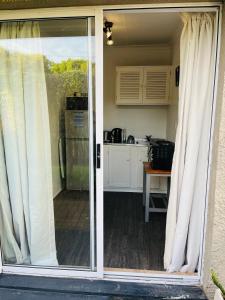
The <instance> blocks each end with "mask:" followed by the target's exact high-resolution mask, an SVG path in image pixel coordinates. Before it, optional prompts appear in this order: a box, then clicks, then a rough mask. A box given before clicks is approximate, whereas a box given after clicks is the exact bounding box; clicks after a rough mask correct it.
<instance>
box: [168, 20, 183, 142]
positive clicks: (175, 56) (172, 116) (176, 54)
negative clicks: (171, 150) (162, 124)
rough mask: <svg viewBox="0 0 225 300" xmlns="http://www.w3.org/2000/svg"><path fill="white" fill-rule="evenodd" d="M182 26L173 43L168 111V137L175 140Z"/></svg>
mask: <svg viewBox="0 0 225 300" xmlns="http://www.w3.org/2000/svg"><path fill="white" fill-rule="evenodd" d="M181 29H182V28H181V26H180V27H179V28H178V29H177V32H176V35H175V36H174V39H173V45H172V71H171V72H172V73H171V74H172V75H171V85H170V105H169V106H168V111H167V139H168V140H170V141H173V142H174V141H175V137H176V127H177V119H178V90H179V88H178V87H176V84H175V69H176V67H177V66H179V65H180V35H181Z"/></svg>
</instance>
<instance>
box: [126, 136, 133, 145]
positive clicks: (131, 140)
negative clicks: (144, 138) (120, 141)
mask: <svg viewBox="0 0 225 300" xmlns="http://www.w3.org/2000/svg"><path fill="white" fill-rule="evenodd" d="M134 143H135V139H134V136H133V135H129V136H128V138H127V144H134Z"/></svg>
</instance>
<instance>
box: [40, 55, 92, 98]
mask: <svg viewBox="0 0 225 300" xmlns="http://www.w3.org/2000/svg"><path fill="white" fill-rule="evenodd" d="M44 66H45V74H46V77H47V79H48V80H50V81H53V82H54V85H55V89H58V90H60V94H64V96H72V95H73V94H74V92H77V93H87V91H88V77H87V76H88V61H86V60H83V59H76V60H73V59H71V58H69V59H67V60H64V61H61V62H59V63H56V62H53V61H50V60H48V59H47V58H46V57H45V58H44Z"/></svg>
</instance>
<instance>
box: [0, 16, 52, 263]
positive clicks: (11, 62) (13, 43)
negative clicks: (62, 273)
mask: <svg viewBox="0 0 225 300" xmlns="http://www.w3.org/2000/svg"><path fill="white" fill-rule="evenodd" d="M40 53H41V47H40V32H39V24H38V22H20V23H19V22H12V23H2V24H1V25H0V214H1V221H0V222H1V223H0V225H1V227H0V234H1V244H2V249H3V254H4V258H5V260H6V261H8V262H12V263H13V262H14V263H31V264H34V265H57V258H56V246H55V227H54V210H53V195H52V171H51V148H50V147H51V145H50V129H49V116H48V104H47V92H46V83H45V74H44V63H43V56H42V55H41V54H40Z"/></svg>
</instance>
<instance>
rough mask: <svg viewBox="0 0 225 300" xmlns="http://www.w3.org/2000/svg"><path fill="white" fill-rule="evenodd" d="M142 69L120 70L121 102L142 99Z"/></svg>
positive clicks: (119, 94)
mask: <svg viewBox="0 0 225 300" xmlns="http://www.w3.org/2000/svg"><path fill="white" fill-rule="evenodd" d="M140 80H141V74H140V70H139V69H138V70H129V71H126V70H121V71H120V72H119V93H118V98H119V101H121V102H125V103H126V102H127V103H133V102H136V101H138V100H139V99H140Z"/></svg>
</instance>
